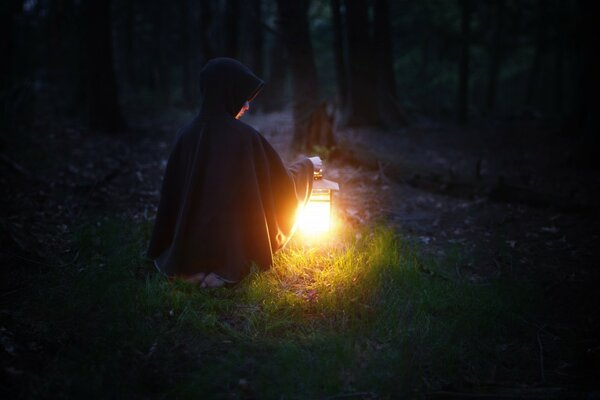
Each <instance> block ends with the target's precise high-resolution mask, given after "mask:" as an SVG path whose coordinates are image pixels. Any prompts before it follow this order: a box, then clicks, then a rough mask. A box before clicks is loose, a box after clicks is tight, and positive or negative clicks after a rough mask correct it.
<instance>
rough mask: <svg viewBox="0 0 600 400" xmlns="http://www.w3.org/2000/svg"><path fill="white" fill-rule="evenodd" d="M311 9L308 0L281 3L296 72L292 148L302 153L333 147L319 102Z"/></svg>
mask: <svg viewBox="0 0 600 400" xmlns="http://www.w3.org/2000/svg"><path fill="white" fill-rule="evenodd" d="M308 6H309V2H308V0H295V1H289V0H277V10H278V14H279V18H280V22H281V25H280V26H281V28H282V32H283V37H284V42H285V44H286V48H287V54H288V57H289V65H290V69H291V72H292V93H293V99H294V100H293V103H294V105H293V112H294V136H293V138H292V147H293V148H294V149H295V150H298V151H306V150H309V151H310V150H312V149H313V147H314V146H324V147H331V146H332V145H333V132H332V130H331V126H330V125H329V126H328V125H327V118H326V115H325V114H323V113H324V110H325V107H324V106H322V104H320V102H319V86H318V79H317V68H316V66H315V60H314V56H313V50H312V44H311V41H310V33H309V27H308V15H307V14H308Z"/></svg>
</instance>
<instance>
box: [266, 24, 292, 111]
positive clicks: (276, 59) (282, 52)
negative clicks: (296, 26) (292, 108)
mask: <svg viewBox="0 0 600 400" xmlns="http://www.w3.org/2000/svg"><path fill="white" fill-rule="evenodd" d="M277 25H278V31H279V32H280V31H281V30H282V29H281V24H280V22H279V21H278V22H277ZM287 58H288V55H287V51H286V49H285V45H284V43H283V37H282V34H279V33H278V34H276V35H274V36H273V40H272V41H271V44H270V46H269V49H268V63H269V77H268V79H267V81H266V84H265V88H264V89H263V93H262V94H261V95H260V97H261V102H262V106H263V110H264V111H265V112H273V111H279V110H281V109H282V108H283V106H284V104H283V103H284V93H285V83H286V77H287V72H288V68H287V67H288V61H287Z"/></svg>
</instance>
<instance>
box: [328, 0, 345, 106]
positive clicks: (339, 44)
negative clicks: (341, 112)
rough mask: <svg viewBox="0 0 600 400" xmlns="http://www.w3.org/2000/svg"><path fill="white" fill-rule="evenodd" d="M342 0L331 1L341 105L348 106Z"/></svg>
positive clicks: (334, 52) (336, 72)
mask: <svg viewBox="0 0 600 400" xmlns="http://www.w3.org/2000/svg"><path fill="white" fill-rule="evenodd" d="M340 5H341V4H340V0H331V2H330V7H331V18H332V25H333V54H334V55H335V77H336V83H337V88H338V101H339V104H341V105H343V104H346V101H347V99H348V83H347V77H346V64H345V62H344V60H345V56H344V47H345V46H344V40H343V38H344V28H343V26H342V14H341V11H340Z"/></svg>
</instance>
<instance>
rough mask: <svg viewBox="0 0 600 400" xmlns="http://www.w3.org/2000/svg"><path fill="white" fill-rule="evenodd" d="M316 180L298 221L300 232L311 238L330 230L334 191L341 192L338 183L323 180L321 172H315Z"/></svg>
mask: <svg viewBox="0 0 600 400" xmlns="http://www.w3.org/2000/svg"><path fill="white" fill-rule="evenodd" d="M314 179H315V180H314V182H313V188H312V193H311V195H310V198H309V200H308V203H307V204H306V206H305V207H304V210H302V212H301V214H300V218H299V221H298V229H299V230H300V232H301V233H303V234H307V235H311V236H314V235H318V234H321V233H326V232H328V231H329V230H330V228H331V225H332V223H331V212H332V208H331V204H332V200H333V191H338V190H340V187H339V185H338V184H337V183H336V182H333V181H329V180H327V179H323V175H322V173H321V171H316V172H315V177H314Z"/></svg>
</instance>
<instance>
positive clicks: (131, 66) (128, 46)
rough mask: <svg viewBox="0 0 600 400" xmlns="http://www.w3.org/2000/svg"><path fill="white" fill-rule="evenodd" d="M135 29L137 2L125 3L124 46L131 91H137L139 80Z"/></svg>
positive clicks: (131, 0)
mask: <svg viewBox="0 0 600 400" xmlns="http://www.w3.org/2000/svg"><path fill="white" fill-rule="evenodd" d="M134 28H135V0H127V1H125V32H124V36H125V37H124V42H125V43H124V44H125V54H124V56H125V57H124V58H125V60H124V61H125V68H124V69H125V74H126V76H127V83H128V84H129V86H130V87H131V89H133V90H136V88H137V78H136V74H135V61H134V60H135V56H134V54H133V51H134V35H133V32H134Z"/></svg>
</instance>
